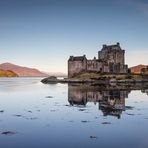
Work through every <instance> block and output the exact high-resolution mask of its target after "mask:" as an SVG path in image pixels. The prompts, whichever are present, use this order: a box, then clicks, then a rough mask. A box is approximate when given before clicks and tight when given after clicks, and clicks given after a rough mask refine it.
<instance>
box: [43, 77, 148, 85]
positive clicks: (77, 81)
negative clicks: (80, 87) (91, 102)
mask: <svg viewBox="0 0 148 148" xmlns="http://www.w3.org/2000/svg"><path fill="white" fill-rule="evenodd" d="M41 82H42V83H44V84H52V83H68V84H69V83H80V84H111V83H112V84H130V83H147V82H148V79H141V80H135V79H134V80H133V79H132V80H128V79H123V80H116V79H109V80H94V79H86V80H80V79H69V78H65V79H57V78H55V79H52V78H50V77H47V78H44V79H42V80H41Z"/></svg>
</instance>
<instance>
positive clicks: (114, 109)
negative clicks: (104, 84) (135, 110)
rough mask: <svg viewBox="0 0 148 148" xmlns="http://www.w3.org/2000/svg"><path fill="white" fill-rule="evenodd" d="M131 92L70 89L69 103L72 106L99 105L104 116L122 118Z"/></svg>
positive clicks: (73, 87)
mask: <svg viewBox="0 0 148 148" xmlns="http://www.w3.org/2000/svg"><path fill="white" fill-rule="evenodd" d="M128 93H129V91H125V90H104V91H102V90H97V89H95V88H94V87H93V88H91V89H90V88H85V87H82V86H69V87H68V101H69V103H70V104H71V105H84V106H85V105H86V104H87V102H94V103H95V104H96V103H97V102H98V103H99V110H101V111H102V112H103V115H104V116H107V115H112V116H117V117H118V118H120V116H121V113H122V111H124V110H125V98H127V97H128Z"/></svg>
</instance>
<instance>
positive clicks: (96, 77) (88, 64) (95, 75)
mask: <svg viewBox="0 0 148 148" xmlns="http://www.w3.org/2000/svg"><path fill="white" fill-rule="evenodd" d="M146 69H147V67H146V68H145V70H143V69H142V70H141V73H136V74H135V73H132V72H131V69H129V68H128V65H127V64H125V50H123V49H122V48H121V47H120V43H117V44H114V45H103V46H102V49H101V51H98V58H96V57H94V58H93V59H87V58H86V56H85V55H83V56H70V58H69V60H68V78H65V79H57V78H56V77H54V76H52V77H48V78H45V79H43V80H42V81H41V82H43V83H46V84H47V83H92V84H100V83H105V84H106V83H144V82H148V74H147V73H145V72H144V71H146Z"/></svg>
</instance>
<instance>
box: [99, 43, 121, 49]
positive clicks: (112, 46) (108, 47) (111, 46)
mask: <svg viewBox="0 0 148 148" xmlns="http://www.w3.org/2000/svg"><path fill="white" fill-rule="evenodd" d="M104 49H105V50H120V49H121V47H120V43H117V44H114V45H103V48H102V50H104Z"/></svg>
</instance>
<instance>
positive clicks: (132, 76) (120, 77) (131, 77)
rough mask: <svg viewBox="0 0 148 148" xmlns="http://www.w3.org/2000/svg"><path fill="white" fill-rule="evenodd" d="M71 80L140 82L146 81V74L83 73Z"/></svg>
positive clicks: (147, 77)
mask: <svg viewBox="0 0 148 148" xmlns="http://www.w3.org/2000/svg"><path fill="white" fill-rule="evenodd" d="M73 79H79V80H88V79H96V80H110V79H116V80H142V79H148V74H107V73H93V72H83V73H80V74H78V75H76V76H75V77H73Z"/></svg>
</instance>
